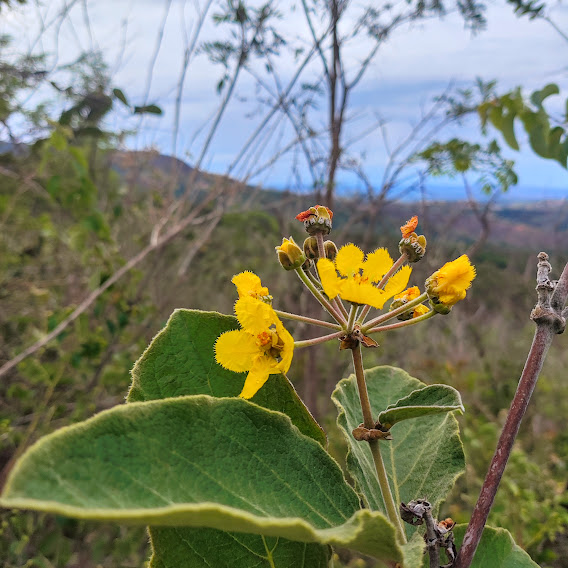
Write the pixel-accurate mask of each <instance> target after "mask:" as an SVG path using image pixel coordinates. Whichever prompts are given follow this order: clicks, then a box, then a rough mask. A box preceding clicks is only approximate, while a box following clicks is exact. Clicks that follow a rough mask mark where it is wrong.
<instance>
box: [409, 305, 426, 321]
mask: <svg viewBox="0 0 568 568" xmlns="http://www.w3.org/2000/svg"><path fill="white" fill-rule="evenodd" d="M429 311H430V310H429V309H428V308H427V307H426V306H425V305H424V304H420V305H418V306H416V307H415V308H414V309H413V310H412V317H413V318H417V317H419V316H423V315H424V314H427V313H428V312H429Z"/></svg>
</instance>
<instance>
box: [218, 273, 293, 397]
mask: <svg viewBox="0 0 568 568" xmlns="http://www.w3.org/2000/svg"><path fill="white" fill-rule="evenodd" d="M249 274H250V273H249ZM235 314H236V316H237V320H238V321H239V324H240V325H241V328H242V329H239V330H234V331H227V332H225V333H223V334H222V335H220V336H219V338H218V339H217V341H216V343H215V358H216V359H217V363H219V364H220V365H222V366H223V367H225V369H229V371H234V372H235V373H243V372H245V371H248V375H247V378H246V380H245V385H244V387H243V390H242V392H241V394H240V395H239V396H241V397H242V398H251V397H253V396H254V395H255V394H256V392H257V391H258V389H260V387H262V385H264V383H265V382H266V381H267V380H268V377H269V375H271V374H276V373H286V372H287V371H288V369H289V368H290V363H291V362H292V355H293V352H294V339H293V338H292V336H291V335H290V334H289V333H288V331H286V329H285V328H284V326H283V325H282V322H281V321H280V320H279V319H278V316H277V315H276V313H275V312H274V310H273V309H272V307H271V306H269V305H268V304H265V303H263V302H262V301H259V300H257V299H255V298H252V297H250V296H242V297H240V298H239V299H238V300H237V302H236V303H235Z"/></svg>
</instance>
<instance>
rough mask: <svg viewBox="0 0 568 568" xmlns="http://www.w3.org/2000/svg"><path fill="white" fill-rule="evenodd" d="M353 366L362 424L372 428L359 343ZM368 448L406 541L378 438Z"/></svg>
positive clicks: (394, 520) (390, 516) (388, 507)
mask: <svg viewBox="0 0 568 568" xmlns="http://www.w3.org/2000/svg"><path fill="white" fill-rule="evenodd" d="M351 352H352V355H353V367H354V368H355V377H356V378H357V388H358V390H359V400H360V402H361V410H362V411H363V425H364V426H365V428H368V429H369V430H372V429H373V428H375V421H374V420H373V411H372V410H371V402H370V401H369V393H368V391H367V383H366V382H365V372H364V369H363V357H362V354H361V345H360V344H357V347H354V348H353V349H352V350H351ZM368 444H369V448H370V449H371V454H372V456H373V461H374V462H375V469H376V471H377V480H378V482H379V487H380V489H381V495H382V496H383V502H384V503H385V507H386V510H387V517H388V519H389V521H390V522H391V523H392V524H393V525H394V526H395V528H396V532H397V535H398V538H399V540H400V541H401V542H403V543H405V542H406V535H405V533H404V529H403V528H402V523H401V520H400V517H399V514H398V510H397V507H396V504H395V502H394V498H393V496H392V492H391V489H390V485H389V480H388V476H387V471H386V469H385V464H384V462H383V457H382V456H381V450H380V447H379V440H369V442H368Z"/></svg>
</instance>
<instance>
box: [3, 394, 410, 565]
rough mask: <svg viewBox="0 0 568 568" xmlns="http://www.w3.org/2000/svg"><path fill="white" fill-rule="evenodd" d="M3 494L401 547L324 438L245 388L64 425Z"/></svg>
mask: <svg viewBox="0 0 568 568" xmlns="http://www.w3.org/2000/svg"><path fill="white" fill-rule="evenodd" d="M0 504H2V505H3V506H5V507H11V508H24V509H26V508H28V509H35V510H41V511H51V512H54V513H59V514H62V515H66V516H70V517H77V518H86V519H94V520H107V521H109V520H110V521H118V522H126V523H137V524H149V525H156V526H190V527H199V526H201V527H208V528H213V529H221V530H224V531H228V532H232V531H239V532H240V531H242V532H247V533H254V534H262V535H265V536H273V537H282V538H286V539H289V540H295V541H300V542H317V543H320V544H337V545H339V546H344V547H348V548H353V549H355V550H358V551H360V552H363V553H365V554H369V555H372V556H375V557H377V558H379V559H382V560H388V561H401V560H402V555H403V552H402V550H401V548H400V547H399V546H398V544H397V543H396V539H395V533H394V527H393V526H392V525H391V524H390V523H389V522H388V521H387V520H386V519H385V517H384V516H383V515H382V514H380V513H376V512H375V513H372V512H370V511H368V510H360V509H359V499H358V497H357V495H356V493H355V492H354V491H353V490H352V489H351V487H349V485H347V483H346V482H345V480H344V478H343V475H342V473H341V470H340V468H339V466H338V465H337V463H336V462H335V461H334V460H333V459H332V458H331V457H330V456H329V455H328V454H327V453H326V452H325V450H324V449H323V448H322V447H321V445H319V444H318V443H317V442H315V441H314V440H312V439H311V438H308V437H306V436H304V435H303V434H301V433H300V432H299V431H298V430H297V429H296V428H295V427H294V426H293V425H292V423H291V422H290V420H289V419H288V417H286V416H284V415H283V414H281V413H278V412H273V411H270V410H266V409H264V408H261V407H259V406H257V405H255V404H253V403H250V402H248V401H245V400H241V399H228V398H225V399H216V398H212V397H209V396H205V395H199V396H188V397H180V398H170V399H165V400H158V401H152V402H144V403H132V404H128V405H124V406H118V407H115V408H113V409H111V410H108V411H105V412H102V413H101V414H99V415H97V416H95V417H94V418H91V419H90V420H87V421H86V422H84V423H81V424H77V425H74V426H70V427H67V428H63V429H61V430H59V431H58V432H55V433H53V434H51V435H49V436H46V437H45V438H43V439H42V440H41V441H39V442H38V443H37V444H35V445H34V446H33V447H32V448H30V450H28V452H26V453H25V454H24V456H23V457H22V458H21V459H20V460H19V461H18V463H17V464H16V466H15V468H14V469H13V471H12V473H11V475H10V477H9V479H8V481H7V483H6V486H5V489H4V493H3V496H2V499H1V501H0Z"/></svg>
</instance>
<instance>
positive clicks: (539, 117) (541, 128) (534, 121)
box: [521, 112, 550, 158]
mask: <svg viewBox="0 0 568 568" xmlns="http://www.w3.org/2000/svg"><path fill="white" fill-rule="evenodd" d="M521 119H522V121H523V124H524V127H525V130H526V131H527V134H528V135H529V143H530V145H531V148H532V149H533V150H534V152H535V153H536V154H538V155H539V156H541V157H542V158H549V157H550V155H549V149H548V134H549V132H550V124H549V121H548V117H547V116H546V113H543V112H538V113H536V112H524V113H523V114H522V115H521Z"/></svg>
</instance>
